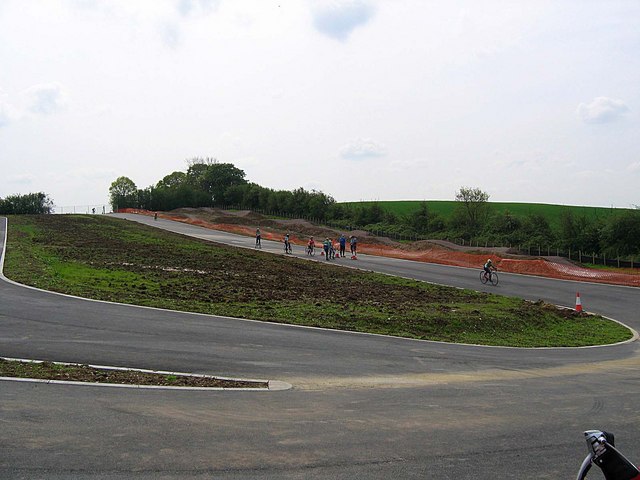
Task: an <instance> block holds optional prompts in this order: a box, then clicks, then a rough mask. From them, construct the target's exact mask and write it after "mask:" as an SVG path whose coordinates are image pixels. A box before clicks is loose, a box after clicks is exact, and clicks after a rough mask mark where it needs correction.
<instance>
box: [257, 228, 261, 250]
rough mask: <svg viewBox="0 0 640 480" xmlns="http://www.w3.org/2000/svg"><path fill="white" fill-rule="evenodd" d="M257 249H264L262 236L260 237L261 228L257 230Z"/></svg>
mask: <svg viewBox="0 0 640 480" xmlns="http://www.w3.org/2000/svg"><path fill="white" fill-rule="evenodd" d="M256 248H262V236H261V235H260V228H256Z"/></svg>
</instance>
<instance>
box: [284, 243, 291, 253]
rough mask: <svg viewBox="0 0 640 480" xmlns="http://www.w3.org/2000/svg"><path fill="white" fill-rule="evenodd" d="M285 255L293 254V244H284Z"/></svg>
mask: <svg viewBox="0 0 640 480" xmlns="http://www.w3.org/2000/svg"><path fill="white" fill-rule="evenodd" d="M284 253H291V242H286V241H285V242H284Z"/></svg>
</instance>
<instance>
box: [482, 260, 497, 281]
mask: <svg viewBox="0 0 640 480" xmlns="http://www.w3.org/2000/svg"><path fill="white" fill-rule="evenodd" d="M483 268H484V276H485V277H487V276H488V277H489V280H491V271H492V270H497V268H496V267H495V266H494V265H493V262H492V261H491V259H488V260H487V263H485V264H484V267H483ZM487 274H488V275H487Z"/></svg>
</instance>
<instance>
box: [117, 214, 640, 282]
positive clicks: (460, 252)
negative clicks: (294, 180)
mask: <svg viewBox="0 0 640 480" xmlns="http://www.w3.org/2000/svg"><path fill="white" fill-rule="evenodd" d="M123 212H127V213H138V214H143V215H153V214H154V212H149V211H146V210H136V209H126V210H123ZM158 216H159V217H161V218H166V219H170V220H176V221H179V222H184V223H189V224H192V225H199V226H202V227H206V228H212V229H216V230H223V231H226V232H232V233H238V234H241V235H247V236H251V237H252V236H254V235H255V231H256V228H258V227H259V228H260V231H261V235H262V238H264V239H267V240H275V241H281V240H282V238H283V236H284V234H285V233H290V238H291V241H292V242H293V243H294V244H296V245H306V243H307V240H308V238H309V237H310V236H314V237H315V238H316V240H318V239H320V240H322V239H324V238H327V237H328V238H332V239H334V240H335V239H337V238H338V237H339V236H340V234H345V235H346V236H347V237H349V236H350V235H355V236H356V237H357V238H358V252H359V253H365V254H371V255H380V256H387V257H394V258H402V259H406V260H416V261H420V262H429V263H438V264H443V265H454V266H459V267H470V268H478V269H480V268H482V265H483V264H484V263H485V262H486V260H487V258H488V257H489V256H490V257H491V258H492V260H493V262H494V264H496V265H497V267H498V269H499V270H500V271H504V272H510V273H521V274H527V275H538V276H543V277H549V278H558V279H564V280H579V281H591V282H600V283H610V284H616V285H627V286H635V287H640V272H639V271H634V270H627V271H624V272H619V271H612V270H599V269H589V268H584V267H580V266H578V265H574V264H573V263H571V262H569V261H568V260H566V259H564V258H560V257H524V256H520V255H514V254H511V253H509V252H508V249H505V248H482V247H462V246H459V245H456V244H453V243H450V242H445V241H442V240H432V241H431V240H430V241H419V242H412V243H409V244H406V243H399V242H395V241H393V240H391V239H389V238H386V237H376V236H374V235H370V234H369V233H367V232H363V231H360V230H351V231H338V230H335V229H332V228H328V227H324V226H319V225H314V224H312V223H310V222H308V221H306V220H301V219H300V220H296V219H292V220H277V219H271V218H267V217H264V216H262V215H260V214H257V213H254V212H251V211H249V210H239V211H238V210H235V211H228V210H219V209H214V208H181V209H177V210H173V211H171V212H163V213H158Z"/></svg>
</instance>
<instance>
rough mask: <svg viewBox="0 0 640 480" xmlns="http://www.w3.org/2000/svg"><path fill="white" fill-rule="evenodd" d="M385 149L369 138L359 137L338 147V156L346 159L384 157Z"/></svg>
mask: <svg viewBox="0 0 640 480" xmlns="http://www.w3.org/2000/svg"><path fill="white" fill-rule="evenodd" d="M386 154H387V149H386V147H385V146H384V145H382V144H379V143H377V142H375V141H373V140H371V139H369V138H359V139H357V140H355V141H353V142H351V143H348V144H346V145H344V146H343V147H342V148H340V156H341V157H342V158H345V159H348V160H360V159H365V158H375V157H384V156H385V155H386Z"/></svg>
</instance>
